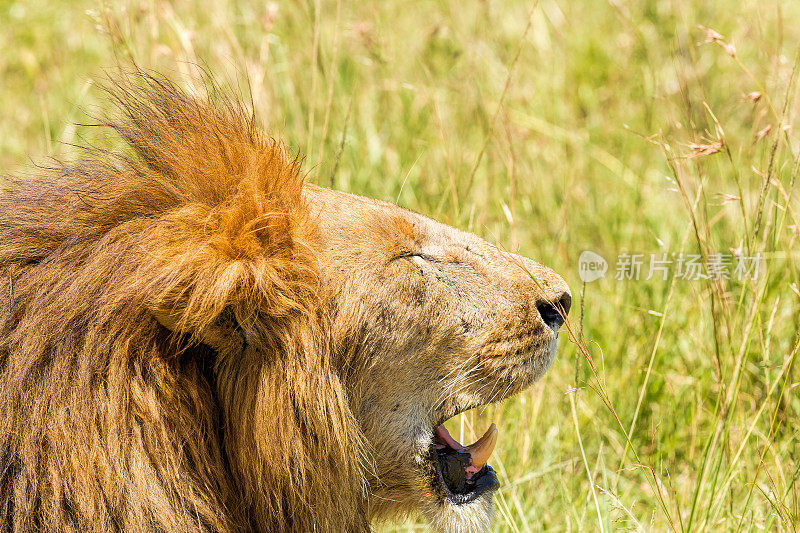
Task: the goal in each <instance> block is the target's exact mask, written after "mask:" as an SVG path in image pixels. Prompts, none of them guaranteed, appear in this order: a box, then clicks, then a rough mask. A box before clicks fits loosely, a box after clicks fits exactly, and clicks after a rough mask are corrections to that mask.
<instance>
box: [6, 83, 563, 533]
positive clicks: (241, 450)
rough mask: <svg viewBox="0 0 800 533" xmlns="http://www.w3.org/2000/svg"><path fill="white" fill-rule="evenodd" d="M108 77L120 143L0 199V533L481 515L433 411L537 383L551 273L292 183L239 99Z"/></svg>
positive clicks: (380, 209)
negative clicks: (444, 478) (448, 466)
mask: <svg viewBox="0 0 800 533" xmlns="http://www.w3.org/2000/svg"><path fill="white" fill-rule="evenodd" d="M212 92H213V91H212ZM111 94H112V96H113V97H114V98H115V99H116V100H117V103H118V104H119V105H118V109H119V111H120V114H119V116H118V117H116V118H114V119H111V120H109V121H108V123H107V125H108V126H110V127H112V128H113V129H115V130H116V131H117V132H118V133H119V134H120V135H121V136H122V137H123V138H124V139H125V141H126V142H127V143H128V145H129V146H130V147H131V148H132V153H131V154H130V155H121V154H118V153H103V152H97V153H95V154H94V155H93V156H92V157H90V158H89V159H87V160H84V161H80V162H77V163H67V164H59V165H57V166H56V167H55V168H52V169H50V170H49V172H47V173H46V175H45V176H43V177H40V178H36V179H29V180H12V182H11V184H10V187H9V189H8V191H7V192H5V193H3V194H2V195H0V266H1V267H2V270H0V531H6V530H15V531H30V530H47V531H54V530H58V531H110V530H125V531H153V530H165V531H190V530H192V531H242V530H256V531H303V532H305V531H337V532H338V531H366V530H368V529H369V521H371V520H377V519H384V518H388V517H396V516H399V515H403V514H406V513H409V512H412V511H415V510H418V511H422V512H423V513H424V514H425V515H426V516H427V517H428V518H429V519H430V520H431V521H432V523H434V525H435V526H436V527H437V528H438V529H440V530H443V531H452V532H456V531H479V530H481V529H482V528H485V527H487V526H488V523H489V520H490V516H491V495H490V494H484V495H482V496H481V497H480V498H479V499H478V500H476V501H475V502H472V503H471V504H469V506H467V505H464V506H454V505H453V504H452V503H450V502H448V501H446V500H445V499H443V497H442V495H441V494H440V493H438V492H437V490H436V487H435V484H434V483H432V479H433V478H432V476H433V472H432V471H431V463H430V461H427V460H426V454H427V453H429V449H430V446H431V438H432V428H433V427H434V426H435V425H436V424H438V423H440V422H441V421H442V420H444V419H445V418H447V417H449V416H452V415H454V414H456V413H458V412H461V411H463V410H465V409H467V408H470V407H474V406H477V405H482V404H485V403H488V402H491V401H495V400H499V399H501V398H504V397H507V396H509V395H511V394H514V393H516V392H518V391H519V390H522V389H523V388H524V387H526V386H528V385H529V384H531V383H532V382H534V381H535V380H536V379H537V378H538V377H539V376H541V374H542V373H543V372H544V371H545V370H546V369H547V367H548V366H549V364H550V362H551V361H552V357H553V356H554V353H555V333H554V332H553V331H551V330H550V329H549V328H547V327H546V326H545V325H544V324H543V322H542V320H541V318H540V316H539V313H538V312H537V310H536V307H537V304H538V303H539V302H542V301H553V300H556V299H558V298H562V297H563V295H564V294H568V289H567V288H566V285H565V284H564V282H563V280H561V278H559V277H558V276H557V275H556V274H555V273H553V272H552V271H550V270H549V269H546V268H545V267H542V266H541V265H538V264H537V263H534V262H533V261H529V260H527V259H524V258H521V257H518V256H514V255H512V254H505V253H502V252H500V251H498V250H497V249H495V248H494V247H492V246H490V245H488V244H487V243H485V242H484V241H481V240H480V239H478V238H477V237H475V236H473V235H470V234H467V233H463V232H459V231H457V230H454V229H453V228H449V227H447V226H444V225H441V224H438V223H436V222H434V221H431V220H429V219H426V218H425V217H422V216H421V215H418V214H416V213H412V212H409V211H406V210H403V209H400V208H398V207H396V206H394V205H391V204H387V203H383V202H378V201H375V200H369V199H365V198H360V197H357V196H352V195H348V194H344V193H338V192H335V191H330V190H327V189H322V188H319V187H314V186H311V185H307V184H304V183H303V179H302V177H301V174H300V164H299V161H298V160H297V159H292V158H290V157H287V154H286V151H285V149H284V147H283V145H282V144H281V143H279V142H278V141H276V140H274V139H272V138H270V137H267V136H264V135H263V134H262V133H260V132H259V131H258V130H257V129H256V127H255V126H254V124H253V120H252V118H251V116H250V115H249V114H248V113H247V112H246V110H245V109H244V108H243V107H242V106H240V105H239V104H237V103H236V102H234V101H232V100H229V99H226V98H224V97H219V96H216V97H213V98H212V97H209V98H208V99H198V98H192V97H189V96H187V95H186V94H184V93H182V92H181V91H180V90H178V89H177V88H176V87H175V86H173V85H171V84H170V83H168V82H166V81H164V80H161V79H157V78H152V77H149V76H145V75H139V76H137V77H136V78H135V79H134V80H128V81H126V82H123V83H121V84H119V85H117V86H116V87H115V88H113V89H112V91H111Z"/></svg>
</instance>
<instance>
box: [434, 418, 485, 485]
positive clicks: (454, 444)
mask: <svg viewBox="0 0 800 533" xmlns="http://www.w3.org/2000/svg"><path fill="white" fill-rule="evenodd" d="M497 433H498V431H497V427H496V426H495V425H494V424H492V425H491V426H489V429H487V430H486V433H484V434H483V436H482V437H481V438H479V439H478V440H476V441H475V442H474V443H472V444H470V445H469V446H462V445H461V444H460V443H459V442H458V441H457V440H456V439H454V438H453V437H451V436H450V433H449V432H448V431H447V429H445V427H444V426H438V427H437V428H436V438H435V439H434V441H435V443H436V446H437V447H438V448H443V447H444V446H449V447H450V448H452V449H454V450H455V451H457V452H465V453H469V455H470V460H471V464H470V466H468V467H467V474H468V476H471V475H472V474H475V473H476V472H478V471H479V470H480V469H481V468H483V465H485V464H486V462H487V461H488V460H489V457H490V456H491V455H492V451H494V446H495V444H497Z"/></svg>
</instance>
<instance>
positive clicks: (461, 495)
mask: <svg viewBox="0 0 800 533" xmlns="http://www.w3.org/2000/svg"><path fill="white" fill-rule="evenodd" d="M497 435H498V431H497V428H496V427H495V425H494V424H492V425H491V426H490V427H489V429H487V430H486V432H485V433H484V434H483V436H482V437H481V438H480V439H478V440H477V441H475V442H474V443H473V444H470V445H469V446H463V445H461V443H459V442H458V441H457V440H455V439H454V438H453V437H452V436H451V435H450V433H449V432H448V431H447V429H445V427H444V426H443V425H440V426H437V427H436V428H435V429H434V439H433V448H434V450H433V451H434V452H435V453H434V454H433V457H435V459H434V462H435V463H436V466H437V467H438V471H439V477H440V481H441V483H442V485H443V488H444V489H445V490H444V492H445V494H446V495H447V496H448V497H449V498H450V499H451V500H452V501H453V502H454V503H468V502H469V501H472V500H474V499H475V498H477V497H478V496H479V495H480V494H481V493H483V492H485V491H486V490H489V489H493V488H496V487H497V486H498V485H499V482H498V481H497V476H496V475H495V473H494V470H492V468H491V467H490V466H489V465H487V464H486V462H487V461H488V459H489V457H490V456H491V454H492V451H493V450H494V447H495V444H496V443H497Z"/></svg>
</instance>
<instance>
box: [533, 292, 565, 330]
mask: <svg viewBox="0 0 800 533" xmlns="http://www.w3.org/2000/svg"><path fill="white" fill-rule="evenodd" d="M571 305H572V296H570V294H569V292H563V293H561V295H559V296H558V298H556V299H554V300H552V301H541V302H539V304H538V305H537V306H536V309H537V310H538V311H539V315H540V316H541V317H542V321H544V323H545V324H547V326H548V327H550V328H551V329H556V328H558V327H559V326H560V325H561V324H563V323H564V319H565V318H566V317H567V315H568V314H569V308H570V306H571Z"/></svg>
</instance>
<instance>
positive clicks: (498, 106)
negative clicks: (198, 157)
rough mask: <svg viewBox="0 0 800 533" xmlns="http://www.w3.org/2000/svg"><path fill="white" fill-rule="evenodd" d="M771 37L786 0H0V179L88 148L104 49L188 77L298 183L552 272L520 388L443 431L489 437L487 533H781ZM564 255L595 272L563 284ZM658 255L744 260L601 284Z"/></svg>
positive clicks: (794, 291) (782, 185) (780, 121)
mask: <svg viewBox="0 0 800 533" xmlns="http://www.w3.org/2000/svg"><path fill="white" fill-rule="evenodd" d="M701 25H702V26H705V27H708V28H713V29H714V30H715V31H716V32H719V35H717V34H714V33H711V32H710V30H704V29H703V28H701V27H699V26H701ZM798 43H800V3H798V2H793V1H788V0H787V1H777V0H738V1H734V0H706V1H703V2H695V1H692V0H640V1H634V0H606V1H602V0H594V1H591V0H540V1H539V2H538V3H531V2H520V1H516V0H513V1H504V0H483V1H476V2H457V1H451V2H447V1H434V0H427V1H420V2H413V3H412V2H400V1H394V0H392V1H388V0H387V1H383V2H343V1H336V0H324V1H323V0H310V1H307V2H299V1H298V2H288V1H287V2H264V1H255V0H237V1H234V0H218V1H216V2H213V3H206V2H200V1H189V0H175V1H170V2H168V1H163V0H151V1H138V2H135V1H129V0H120V1H114V2H102V1H101V2H98V1H96V0H72V1H70V2H64V1H60V0H27V1H9V0H0V51H1V53H0V169H2V173H3V174H13V173H20V172H25V169H26V168H29V166H30V164H31V161H33V162H46V157H48V156H53V157H62V158H63V157H70V156H73V155H75V154H76V153H77V152H76V149H75V148H74V147H73V146H72V145H74V144H85V143H107V142H108V139H107V137H108V134H107V133H102V132H98V131H97V130H96V129H93V128H88V127H85V126H81V125H80V124H82V123H83V124H85V123H88V122H91V119H90V118H89V117H87V116H86V114H85V113H86V112H88V113H90V114H95V113H96V112H97V110H98V109H100V108H102V107H103V106H105V104H104V103H103V101H102V93H101V91H99V90H98V89H97V88H96V87H95V86H94V84H95V83H96V81H97V80H98V79H100V78H102V76H103V72H104V69H106V68H109V67H113V65H114V64H115V59H114V56H115V55H116V56H117V57H119V58H121V59H129V58H133V59H134V60H135V61H136V62H137V63H138V64H139V65H140V66H142V67H144V68H154V69H157V70H159V71H161V72H165V73H167V74H168V75H170V77H172V78H174V79H178V80H182V81H183V82H184V83H189V84H191V81H190V80H191V79H193V78H194V79H196V74H197V69H196V68H195V65H197V64H200V65H202V66H204V67H205V68H206V69H207V70H208V71H210V72H212V73H213V74H214V76H215V77H216V78H217V79H218V80H220V81H223V82H224V81H228V82H230V84H231V85H232V86H233V90H235V91H237V92H238V93H240V94H242V95H251V96H252V102H253V105H254V107H255V109H256V111H257V114H258V116H259V119H260V122H261V124H262V126H263V127H264V129H265V130H267V131H269V132H271V133H273V134H274V135H276V136H279V137H282V138H283V139H285V140H286V141H287V142H288V143H289V145H290V146H291V147H292V148H293V149H294V150H299V151H301V152H302V153H304V154H306V156H307V159H306V169H307V170H309V172H310V173H309V179H310V180H311V181H314V182H318V183H320V184H323V185H326V186H332V187H335V188H338V189H342V190H346V191H351V192H355V193H358V194H364V195H368V196H373V197H376V198H381V199H385V200H390V201H396V202H397V203H399V204H400V205H402V206H405V207H409V208H411V209H414V210H417V211H420V212H422V213H424V214H427V215H430V216H432V217H435V218H438V219H440V220H442V221H444V222H447V223H449V224H452V225H455V226H458V227H460V228H464V229H468V230H470V231H473V232H475V233H477V234H479V235H481V236H483V237H484V238H486V239H488V240H489V241H491V242H495V243H497V244H498V245H499V246H502V247H505V248H507V249H509V250H519V251H520V253H522V254H524V255H527V256H529V257H532V258H535V259H537V260H539V261H541V262H543V263H545V264H547V265H549V266H551V267H553V268H555V269H556V270H557V271H558V272H560V273H562V274H563V275H564V276H565V278H566V279H567V281H568V282H569V283H570V286H571V287H572V290H573V294H574V302H575V303H574V306H573V309H574V311H573V313H572V316H571V322H570V330H571V334H568V332H565V334H564V335H562V337H563V340H562V341H561V352H560V354H559V357H558V359H557V360H556V362H555V363H554V365H553V368H552V369H551V370H550V372H549V373H548V374H547V376H546V377H545V378H544V379H543V380H542V381H541V382H540V383H539V384H538V385H536V386H535V387H533V389H531V390H530V391H528V392H527V393H524V394H522V395H520V396H519V397H517V398H515V399H513V400H510V401H507V402H505V403H503V404H500V405H497V406H492V407H489V408H487V409H485V410H482V411H479V412H470V413H467V414H465V415H463V416H462V417H461V419H460V420H455V421H453V422H452V423H453V425H454V427H453V428H451V429H452V431H454V432H455V433H454V434H457V433H459V432H463V433H464V436H463V438H464V439H465V440H470V439H471V438H473V435H474V433H475V432H477V433H482V432H483V430H484V429H485V427H486V426H487V425H488V423H489V421H494V422H496V423H497V424H498V427H499V428H500V434H501V438H500V442H499V444H498V449H497V451H496V453H495V457H494V458H493V459H492V463H493V464H494V465H496V469H497V470H498V472H499V474H500V476H501V481H502V483H503V486H502V489H501V490H500V492H499V494H498V497H497V507H498V516H497V521H496V529H497V530H498V531H504V532H505V531H509V532H510V531H513V532H518V531H520V532H521V531H618V530H644V531H666V530H675V531H703V530H704V531H761V530H782V531H797V530H798V528H800V500H799V497H800V490H799V489H798V486H797V478H798V475H800V467H798V464H799V463H798V454H800V449H798V442H799V440H798V414H799V413H798V408H800V401H798V398H797V394H796V390H795V389H796V386H797V382H798V377H799V376H800V372H799V371H798V365H797V364H794V358H795V355H796V353H797V349H798V347H797V338H798V333H797V332H798V319H799V318H800V313H799V312H798V311H799V310H800V309H799V308H800V302H799V301H798V299H799V296H800V293H799V292H798V268H797V257H798V254H797V253H796V251H795V249H796V248H797V239H798V232H799V231H800V225H798V220H797V216H798V207H799V206H798V192H797V187H796V186H795V181H796V180H795V178H796V175H797V172H798V164H800V158H799V156H800V139H798V134H797V132H796V130H795V129H793V127H792V126H796V124H795V123H796V118H797V114H796V103H797V94H796V80H795V76H796V74H797V71H798V68H797V65H796V63H797V61H796V58H797V57H798V55H797V53H798ZM247 98H250V97H249V96H247ZM586 249H589V250H593V251H595V252H597V253H599V254H601V255H603V256H604V257H605V258H606V259H607V260H608V261H609V263H610V264H609V272H608V274H607V276H606V278H605V279H602V280H600V281H597V282H594V283H590V284H587V285H585V286H584V285H582V284H581V281H580V279H579V277H578V256H579V255H580V253H581V251H583V250H586ZM681 252H683V253H695V254H701V255H704V256H709V255H711V254H715V253H727V254H730V253H733V252H736V253H740V254H742V255H755V254H756V253H761V254H764V257H765V258H766V260H765V262H764V265H763V268H762V271H761V273H760V276H759V278H758V279H757V280H756V281H754V282H751V281H744V282H742V281H739V280H736V279H732V280H724V279H723V280H697V281H687V280H683V279H679V278H675V277H670V278H669V279H667V280H662V279H661V276H660V275H659V276H656V277H654V278H653V279H650V280H645V279H640V280H639V281H634V280H630V281H616V280H615V279H614V274H615V260H616V257H617V256H618V255H619V254H621V253H643V254H646V256H645V261H647V257H648V256H649V254H651V253H656V254H661V253H668V254H678V253H681ZM646 269H647V264H645V267H644V270H643V272H646ZM671 272H672V273H674V269H673V270H672V271H671ZM644 277H646V276H643V278H644ZM567 337H572V339H571V340H572V342H570V340H569V339H568V338H567ZM380 527H381V529H382V530H385V531H412V530H414V531H424V530H426V526H424V525H423V523H422V522H419V521H418V522H417V523H414V522H412V523H409V524H384V525H381V526H380Z"/></svg>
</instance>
